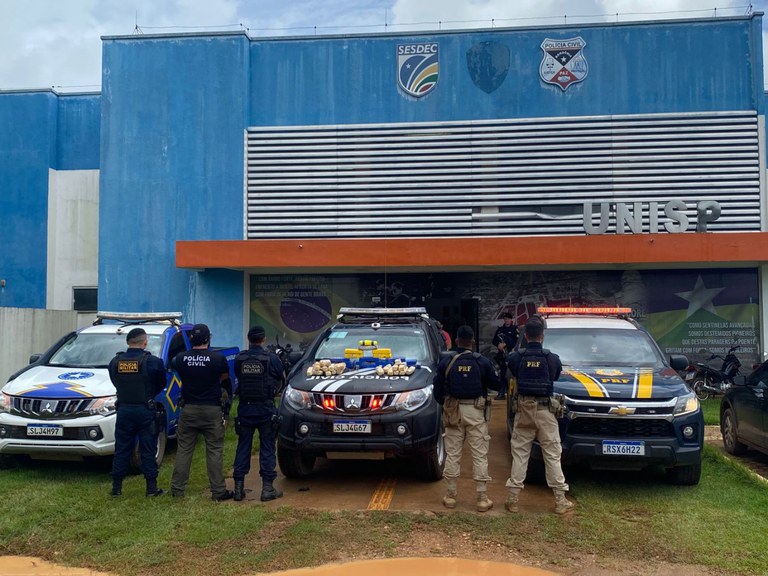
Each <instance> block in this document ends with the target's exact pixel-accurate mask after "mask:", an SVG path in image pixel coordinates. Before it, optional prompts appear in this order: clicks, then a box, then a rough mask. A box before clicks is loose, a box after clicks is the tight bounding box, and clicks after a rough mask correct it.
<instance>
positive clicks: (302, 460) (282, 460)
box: [277, 445, 317, 478]
mask: <svg viewBox="0 0 768 576" xmlns="http://www.w3.org/2000/svg"><path fill="white" fill-rule="evenodd" d="M316 459H317V456H316V455H315V454H311V453H307V452H302V451H301V450H293V449H291V448H284V447H283V446H280V445H278V447H277V463H278V464H279V465H280V470H281V471H282V473H283V475H284V476H285V477H286V478H304V477H305V476H309V475H310V474H311V473H312V469H313V468H314V467H315V460H316Z"/></svg>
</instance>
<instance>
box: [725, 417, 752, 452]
mask: <svg viewBox="0 0 768 576" xmlns="http://www.w3.org/2000/svg"><path fill="white" fill-rule="evenodd" d="M720 432H721V434H722V436H723V447H724V448H725V451H726V452H728V454H733V455H734V456H740V455H742V454H744V453H745V452H746V451H747V446H746V444H742V443H741V442H740V441H739V434H738V431H737V430H736V419H735V418H734V417H733V410H732V409H731V408H726V409H725V410H724V411H723V414H722V416H721V417H720Z"/></svg>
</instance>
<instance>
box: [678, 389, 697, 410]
mask: <svg viewBox="0 0 768 576" xmlns="http://www.w3.org/2000/svg"><path fill="white" fill-rule="evenodd" d="M698 409H699V399H698V398H696V394H695V393H693V392H691V393H690V394H686V395H685V396H680V397H679V398H678V399H677V404H675V410H674V412H673V414H674V415H675V416H683V415H685V414H690V413H692V412H696V410H698Z"/></svg>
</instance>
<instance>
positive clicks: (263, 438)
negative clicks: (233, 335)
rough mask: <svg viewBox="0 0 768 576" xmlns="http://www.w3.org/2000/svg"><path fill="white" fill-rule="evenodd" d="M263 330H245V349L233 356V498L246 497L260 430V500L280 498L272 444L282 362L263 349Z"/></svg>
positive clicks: (274, 439) (275, 430) (282, 375)
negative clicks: (235, 398) (237, 399)
mask: <svg viewBox="0 0 768 576" xmlns="http://www.w3.org/2000/svg"><path fill="white" fill-rule="evenodd" d="M265 340H266V332H265V330H264V328H263V327H261V326H254V327H252V328H251V329H250V330H249V331H248V350H243V351H242V352H240V353H239V354H238V355H237V356H235V375H236V376H237V381H238V390H237V393H238V395H239V396H240V402H239V404H238V406H237V419H236V420H235V430H236V432H237V435H238V440H237V451H236V453H235V465H234V473H233V477H234V479H235V500H238V501H240V500H243V499H244V498H245V477H246V476H247V474H248V472H250V470H251V447H252V446H253V436H254V434H255V432H256V431H258V432H259V475H260V476H261V481H262V489H261V497H260V499H261V501H262V502H266V501H268V500H274V499H276V498H280V497H281V496H282V495H283V492H282V491H281V490H279V489H277V488H275V486H274V482H275V479H276V478H277V472H275V465H276V461H275V443H276V441H277V429H278V424H279V421H278V418H277V409H276V408H275V396H276V395H277V393H278V392H279V391H280V388H281V387H282V385H283V382H284V381H285V370H284V369H283V363H282V362H281V361H280V359H279V358H278V357H277V355H276V354H275V353H273V352H269V351H268V350H266V349H265V348H264V341H265Z"/></svg>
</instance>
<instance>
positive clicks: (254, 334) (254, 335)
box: [248, 326, 267, 342]
mask: <svg viewBox="0 0 768 576" xmlns="http://www.w3.org/2000/svg"><path fill="white" fill-rule="evenodd" d="M266 335H267V331H266V330H264V326H252V327H251V329H250V330H248V342H256V340H261V339H262V338H264V336H266Z"/></svg>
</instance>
